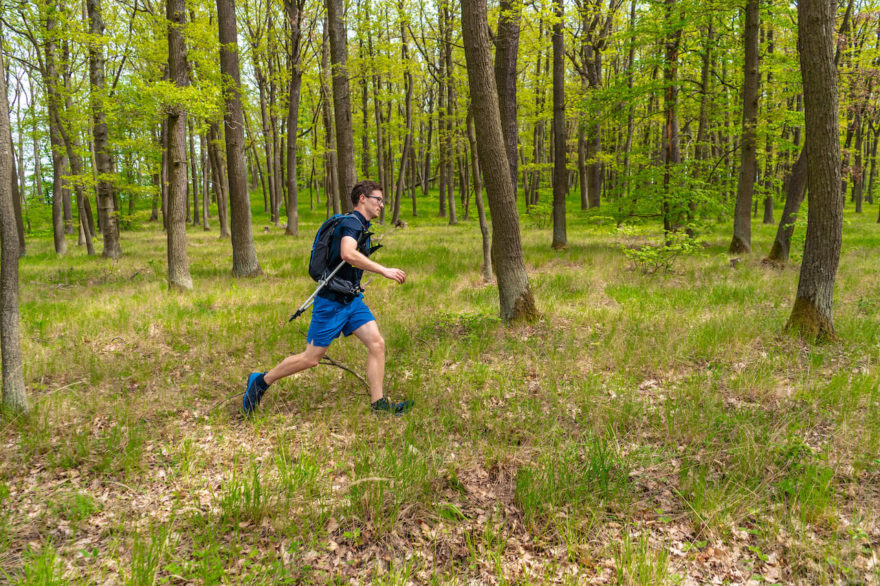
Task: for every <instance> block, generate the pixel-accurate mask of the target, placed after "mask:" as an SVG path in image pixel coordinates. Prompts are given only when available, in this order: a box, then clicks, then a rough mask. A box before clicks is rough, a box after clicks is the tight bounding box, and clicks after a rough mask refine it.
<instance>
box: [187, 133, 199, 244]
mask: <svg viewBox="0 0 880 586" xmlns="http://www.w3.org/2000/svg"><path fill="white" fill-rule="evenodd" d="M187 129H188V132H187V134H188V138H189V166H190V175H191V177H192V196H193V209H192V223H193V226H198V225H199V220H200V219H201V218H199V198H200V197H201V195H202V190H201V188H200V187H199V173H198V168H197V165H198V164H197V163H196V144H195V137H194V136H193V124H192V118H188V119H187ZM187 207H189V206H188V204H187Z"/></svg>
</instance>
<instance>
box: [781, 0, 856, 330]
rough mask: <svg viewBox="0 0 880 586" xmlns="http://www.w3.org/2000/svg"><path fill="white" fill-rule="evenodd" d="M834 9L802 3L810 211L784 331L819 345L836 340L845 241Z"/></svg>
mask: <svg viewBox="0 0 880 586" xmlns="http://www.w3.org/2000/svg"><path fill="white" fill-rule="evenodd" d="M835 6H836V3H835V2H829V1H828V0H800V2H798V48H799V50H800V65H801V76H802V77H803V82H804V114H805V121H806V133H805V140H804V148H805V149H806V152H807V192H808V194H809V204H810V205H809V210H808V212H807V234H806V240H805V242H804V257H803V261H802V262H801V271H800V277H799V279H798V289H797V295H796V296H795V301H794V307H793V308H792V311H791V316H790V317H789V318H788V323H787V325H786V328H787V329H789V330H794V331H797V332H799V333H801V334H802V335H805V336H807V337H809V338H812V339H817V340H821V339H829V338H831V339H833V338H834V336H835V334H834V313H833V301H834V279H835V276H836V275H837V265H838V263H839V261H840V247H841V242H842V239H843V198H842V197H841V195H840V175H841V170H840V129H839V127H838V104H837V68H836V67H835V64H834V46H835V38H834V22H835Z"/></svg>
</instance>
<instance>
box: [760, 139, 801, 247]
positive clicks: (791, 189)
mask: <svg viewBox="0 0 880 586" xmlns="http://www.w3.org/2000/svg"><path fill="white" fill-rule="evenodd" d="M806 187H807V156H806V151H805V150H801V154H800V155H798V158H797V161H796V162H795V164H794V166H793V167H792V168H791V172H790V174H789V176H788V178H787V181H786V186H785V207H784V208H783V209H782V217H781V218H780V219H779V227H778V228H777V229H776V238H775V239H774V240H773V245H772V246H771V247H770V253H769V254H767V260H769V261H772V262H777V263H787V262H788V257H789V255H790V254H791V235H792V234H793V233H794V223H795V222H796V221H797V214H798V211H799V210H800V207H801V203H803V201H804V195H805V193H806Z"/></svg>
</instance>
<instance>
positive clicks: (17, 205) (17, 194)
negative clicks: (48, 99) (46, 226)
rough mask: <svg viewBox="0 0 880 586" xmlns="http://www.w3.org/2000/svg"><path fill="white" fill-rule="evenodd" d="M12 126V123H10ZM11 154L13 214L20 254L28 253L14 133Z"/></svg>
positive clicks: (10, 142) (10, 143) (10, 145)
mask: <svg viewBox="0 0 880 586" xmlns="http://www.w3.org/2000/svg"><path fill="white" fill-rule="evenodd" d="M10 128H11V123H10ZM9 156H10V157H12V165H11V166H10V169H9V170H10V175H11V177H10V181H11V184H10V188H11V189H12V214H13V218H14V219H15V232H16V236H17V238H18V256H25V255H26V254H27V252H26V250H27V248H26V247H25V241H24V218H23V217H22V215H21V193H22V190H21V189H19V184H18V171H17V169H16V162H15V145H14V144H13V142H12V134H11V133H10V134H9Z"/></svg>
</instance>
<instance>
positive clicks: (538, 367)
mask: <svg viewBox="0 0 880 586" xmlns="http://www.w3.org/2000/svg"><path fill="white" fill-rule="evenodd" d="M432 197H435V196H434V195H433V194H432ZM432 202H433V203H432ZM254 204H255V205H254V210H255V214H254V240H255V246H256V249H257V254H258V258H259V260H260V263H261V265H262V267H263V269H264V272H265V275H264V276H262V277H260V278H257V279H248V280H236V279H233V278H232V277H231V276H230V273H231V254H230V253H231V249H230V242H229V241H228V240H219V239H218V238H217V232H216V229H215V230H214V231H210V232H204V231H202V230H201V229H200V228H192V227H190V228H189V231H188V235H187V236H188V252H189V257H190V263H191V271H192V275H193V280H194V284H195V288H194V290H193V291H192V292H189V293H185V294H180V293H172V292H169V291H168V290H167V285H166V281H165V238H164V234H163V233H162V231H161V227H160V226H156V225H155V224H150V223H149V222H147V221H146V218H147V215H146V214H147V213H148V212H139V215H138V216H137V217H136V218H135V222H134V227H135V229H134V230H132V231H126V232H123V234H122V246H123V252H124V254H125V256H124V257H123V258H122V259H120V260H119V261H117V262H112V261H107V260H104V259H101V258H88V257H87V256H86V255H85V254H84V251H83V250H81V249H80V248H78V247H77V246H76V242H75V239H72V240H71V241H70V242H69V243H68V244H69V249H70V253H69V254H68V255H67V256H66V257H64V258H57V257H56V256H55V254H54V253H53V252H52V249H51V240H50V239H49V234H48V231H47V230H46V229H45V227H44V226H43V225H42V224H40V223H39V222H37V221H36V218H38V215H37V214H36V210H35V209H34V210H32V212H33V213H34V216H33V217H32V220H33V221H34V225H35V234H37V235H36V236H34V237H32V238H29V240H28V255H27V256H26V257H25V258H23V259H22V261H21V283H22V284H21V323H22V347H23V353H24V357H25V380H26V383H27V386H28V391H29V394H30V399H31V401H32V403H33V405H34V410H33V412H32V413H31V414H30V415H29V416H28V417H26V418H9V417H6V416H5V415H4V418H3V419H2V420H0V572H2V573H0V576H4V578H5V579H6V580H8V581H10V582H13V583H24V584H37V583H41V584H51V583H56V582H57V583H62V582H63V583H69V582H75V583H93V582H97V581H100V582H103V581H107V580H114V581H116V582H125V583H132V584H153V583H178V582H181V583H182V582H196V583H326V582H331V583H332V582H348V581H351V580H354V581H359V582H368V581H369V582H376V583H382V584H404V583H429V582H430V583H444V584H445V583H463V582H489V583H517V584H525V583H543V582H548V581H554V582H562V583H581V582H586V581H591V580H592V581H600V582H609V583H621V584H656V583H678V582H682V581H684V580H686V579H690V580H694V581H697V582H704V581H709V580H713V579H714V580H720V581H737V582H746V581H748V580H749V579H754V580H763V581H771V582H772V581H782V582H805V583H828V582H846V581H848V582H877V581H878V579H880V574H878V570H877V567H878V566H877V565H876V564H875V563H874V561H873V560H874V559H876V556H877V555H878V554H880V551H878V549H880V548H878V545H877V543H878V539H877V536H878V535H880V521H878V514H877V511H878V510H880V491H878V490H877V488H876V487H877V486H878V480H880V458H878V454H880V425H878V424H880V396H878V395H880V371H878V359H880V345H878V340H880V303H878V302H877V299H878V294H880V288H878V285H877V283H878V282H880V279H878V275H877V273H878V271H880V269H878V268H877V265H876V261H875V259H876V253H877V251H878V249H880V237H878V232H877V230H878V228H877V225H876V224H875V223H874V222H873V219H874V212H871V211H866V213H865V214H864V215H863V216H856V215H855V214H854V213H852V211H851V210H848V211H847V214H846V218H847V223H846V225H845V228H844V249H843V255H842V258H841V265H840V272H839V276H838V281H837V283H838V286H837V289H836V299H835V324H836V326H837V329H838V333H839V335H840V341H839V342H838V343H836V344H830V345H820V346H809V345H805V344H804V343H802V342H801V341H800V340H798V339H797V338H793V337H790V336H788V335H784V334H782V333H781V331H782V327H783V325H784V323H785V320H786V319H787V317H788V313H789V312H790V309H791V304H792V300H793V295H794V291H795V288H796V284H797V267H796V266H789V267H786V268H784V269H781V270H778V269H770V268H768V267H765V266H763V265H762V264H761V262H760V257H761V254H762V253H763V252H765V251H766V250H768V249H769V245H770V241H771V239H772V237H773V235H774V233H775V226H763V225H760V224H757V223H756V224H754V225H753V231H754V236H753V239H754V242H753V245H754V250H755V253H754V254H753V255H752V256H751V257H746V258H744V260H743V261H742V262H741V263H740V264H739V265H738V266H737V267H736V268H732V267H731V266H730V264H729V262H728V258H727V256H726V254H725V253H724V250H725V248H726V244H727V241H728V238H729V234H728V232H729V226H728V225H719V226H716V227H714V228H713V229H712V230H710V231H708V232H706V233H704V234H703V238H704V240H705V246H704V247H703V248H702V250H701V253H700V254H699V255H690V254H685V255H679V256H675V257H674V258H673V260H672V261H671V268H670V270H668V271H664V270H662V269H661V270H657V271H656V272H654V273H653V274H648V273H646V272H644V271H642V270H640V267H639V266H638V262H639V261H638V259H637V258H635V257H633V256H632V255H629V256H628V255H627V254H626V253H625V251H626V250H632V249H634V247H639V246H644V245H657V244H659V243H660V241H661V234H660V233H659V231H658V230H656V229H655V228H654V227H652V226H636V227H633V228H630V229H627V230H626V231H618V230H617V229H616V228H615V226H614V225H613V224H611V223H609V222H608V221H607V219H606V218H603V217H602V215H601V212H599V213H596V212H581V211H577V210H576V207H575V206H576V202H575V201H574V200H572V201H571V202H570V204H571V207H570V211H569V214H568V228H569V248H568V249H566V250H562V251H553V250H552V249H551V248H550V246H549V244H550V228H549V223H547V222H546V221H545V219H544V218H538V217H524V218H523V245H524V249H525V256H526V263H527V267H528V271H529V277H530V283H531V286H532V289H533V291H534V293H535V297H536V300H537V302H538V306H539V309H540V311H541V318H540V319H539V320H538V321H537V322H535V323H532V324H521V325H516V326H512V327H508V326H505V325H504V324H503V323H501V322H500V320H499V319H498V317H497V303H498V300H497V289H496V287H495V285H492V284H489V285H486V284H483V283H482V282H481V280H480V273H479V270H480V266H479V264H480V239H479V238H480V237H479V230H478V227H477V225H476V221H475V219H471V220H468V221H461V222H460V223H459V224H458V225H456V226H449V225H447V222H446V220H445V219H442V218H437V217H435V216H434V215H433V210H436V205H435V204H436V199H431V198H428V199H427V200H424V201H422V202H420V210H421V212H422V214H423V215H422V216H420V217H418V218H410V217H408V214H407V213H406V212H404V214H403V217H404V219H405V220H406V221H407V223H408V226H407V227H406V228H405V229H404V230H398V231H397V232H396V233H395V234H394V235H393V236H391V237H389V238H388V239H387V241H386V242H385V244H386V248H384V249H383V250H382V251H381V252H380V253H378V256H377V260H379V261H380V262H382V263H383V264H386V265H389V266H397V267H400V268H403V269H404V270H405V271H407V274H408V279H407V283H406V284H405V285H404V286H397V285H394V284H393V283H391V282H389V281H385V280H382V279H378V278H377V279H374V280H373V282H372V283H371V284H370V286H369V287H368V290H367V300H368V303H369V304H370V306H371V308H372V309H373V311H374V313H375V315H376V316H377V318H378V321H379V324H380V328H381V330H382V332H383V335H384V336H385V339H386V342H387V348H388V364H387V373H386V383H387V391H388V392H389V393H390V394H391V395H393V396H394V397H399V398H404V397H407V398H414V399H415V400H416V408H415V409H414V410H413V411H412V412H411V413H409V414H408V415H406V416H405V417H403V418H376V417H375V416H373V415H372V414H370V413H369V411H368V398H367V396H366V393H365V392H364V389H363V388H362V385H361V383H360V382H359V381H357V379H355V378H354V377H352V376H351V375H349V374H347V373H345V372H343V371H341V370H339V369H335V368H332V367H326V366H321V367H318V368H316V369H313V370H311V371H308V372H304V373H301V374H299V375H298V376H296V377H292V378H290V379H287V380H283V381H280V382H279V383H277V384H276V385H273V387H272V388H271V389H270V391H269V392H268V393H267V395H266V397H265V398H264V400H263V405H262V407H261V409H260V410H259V411H258V413H257V414H256V416H255V417H253V418H251V419H243V418H242V417H241V416H240V415H239V414H238V411H237V409H238V406H239V401H240V392H241V391H242V390H243V384H244V380H245V377H246V375H247V373H248V372H250V371H251V370H253V369H255V368H261V369H267V368H270V367H271V366H273V365H274V364H275V363H276V362H278V361H279V360H280V359H281V358H283V357H285V356H286V355H287V354H289V353H292V352H297V351H299V350H300V349H301V348H302V346H303V336H302V333H301V332H300V330H299V328H305V327H306V326H307V324H306V321H305V320H306V319H308V318H307V317H305V318H301V320H302V323H295V324H293V325H287V323H286V321H287V318H288V317H289V315H290V314H291V313H292V311H293V310H294V309H295V308H296V307H297V306H298V305H299V304H300V303H301V301H302V300H303V299H305V298H306V297H307V296H308V295H309V294H310V293H311V291H312V289H313V287H314V284H313V283H312V281H311V280H309V279H308V277H307V275H306V270H305V269H306V265H307V259H308V253H309V247H310V245H311V239H312V237H313V235H314V232H315V230H316V229H317V227H318V225H319V223H320V221H321V220H322V218H323V214H322V213H320V212H317V211H316V212H310V211H308V210H302V211H301V222H302V224H301V236H299V237H297V238H289V237H285V236H283V231H282V229H279V228H276V227H274V226H271V225H268V222H267V220H266V217H265V214H263V213H261V211H260V210H261V204H260V205H257V200H256V199H255V200H254ZM459 212H461V210H459ZM541 213H544V212H541ZM215 217H216V216H215ZM214 223H215V225H216V220H215V221H214ZM266 226H268V228H269V229H268V231H266V230H264V227H266ZM377 228H378V231H379V232H381V231H383V230H385V229H387V227H383V226H378V227H377ZM71 238H72V237H71ZM97 246H98V247H100V243H99V244H98V245H97ZM795 252H796V253H797V252H798V251H795ZM664 262H665V261H664ZM329 354H330V356H332V357H333V358H334V359H335V360H338V361H339V362H340V363H342V364H344V365H346V366H349V367H351V368H353V369H354V370H356V371H357V372H362V370H363V359H364V356H365V353H364V350H363V349H362V348H361V347H360V345H359V344H358V343H357V341H355V340H354V339H346V340H342V341H337V342H334V344H333V346H332V347H331V349H330V351H329Z"/></svg>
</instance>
